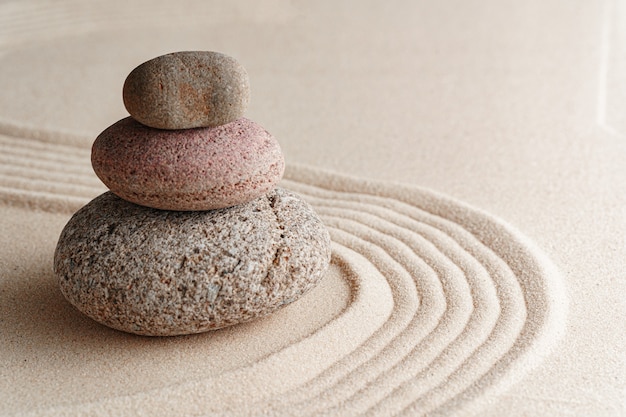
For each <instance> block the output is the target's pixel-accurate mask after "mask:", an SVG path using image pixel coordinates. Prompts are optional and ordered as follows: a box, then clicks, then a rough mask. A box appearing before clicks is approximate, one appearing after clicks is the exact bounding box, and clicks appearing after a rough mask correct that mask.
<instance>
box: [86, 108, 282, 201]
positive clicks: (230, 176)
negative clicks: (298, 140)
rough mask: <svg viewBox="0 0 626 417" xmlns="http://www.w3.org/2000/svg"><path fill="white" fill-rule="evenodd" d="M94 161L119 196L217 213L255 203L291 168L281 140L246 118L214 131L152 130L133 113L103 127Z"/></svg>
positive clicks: (97, 168)
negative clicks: (135, 117)
mask: <svg viewBox="0 0 626 417" xmlns="http://www.w3.org/2000/svg"><path fill="white" fill-rule="evenodd" d="M91 164H92V165H93V169H94V171H95V172H96V174H97V175H98V177H99V178H100V179H101V180H102V182H104V184H105V185H106V186H107V187H109V189H110V190H111V191H113V193H115V194H117V195H118V196H120V197H122V198H124V199H125V200H128V201H131V202H133V203H137V204H140V205H143V206H147V207H153V208H159V209H163V210H182V211H184V210H212V209H217V208H223V207H229V206H234V205H236V204H241V203H245V202H247V201H250V200H253V199H254V198H257V197H259V196H261V195H263V194H265V193H267V192H268V191H270V190H271V189H272V188H274V187H275V185H276V184H277V183H278V182H279V181H280V179H281V178H282V176H283V172H284V170H285V161H284V158H283V154H282V151H281V149H280V145H279V144H278V142H277V141H276V139H274V137H273V136H272V135H270V134H269V133H268V132H267V131H266V130H265V129H264V128H263V127H261V126H260V125H258V124H257V123H254V122H253V121H251V120H248V119H246V118H241V119H238V120H236V121H234V122H231V123H228V124H226V125H222V126H218V127H213V128H198V129H185V130H161V129H154V128H150V127H147V126H144V125H142V124H141V123H138V122H137V121H135V120H134V119H133V118H131V117H127V118H125V119H122V120H120V121H119V122H117V123H115V124H113V125H112V126H110V127H109V128H107V129H106V130H105V131H104V132H102V133H101V134H100V135H99V136H98V138H97V139H96V141H95V142H94V144H93V147H92V153H91Z"/></svg>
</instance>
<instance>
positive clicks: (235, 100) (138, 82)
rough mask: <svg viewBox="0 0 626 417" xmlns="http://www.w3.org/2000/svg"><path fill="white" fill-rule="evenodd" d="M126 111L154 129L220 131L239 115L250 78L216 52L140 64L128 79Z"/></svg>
mask: <svg viewBox="0 0 626 417" xmlns="http://www.w3.org/2000/svg"><path fill="white" fill-rule="evenodd" d="M122 95H123V98H124V105H125V106H126V110H128V112H129V113H130V114H131V115H132V116H133V117H134V118H135V119H136V120H138V121H140V122H141V123H143V124H145V125H147V126H151V127H155V128H158V129H189V128H193V127H211V126H219V125H222V124H225V123H228V122H232V121H233V120H236V119H239V118H240V117H242V116H243V114H244V112H245V110H246V108H247V107H248V103H249V101H250V83H249V80H248V73H247V72H246V70H245V69H244V68H243V67H242V66H241V64H239V62H237V61H236V60H235V59H234V58H231V57H229V56H227V55H224V54H220V53H218V52H207V51H189V52H175V53H172V54H167V55H162V56H159V57H156V58H154V59H151V60H150V61H147V62H144V63H143V64H141V65H139V66H138V67H137V68H135V69H134V70H133V71H132V72H131V73H130V74H129V75H128V77H127V78H126V81H125V82H124V88H123V93H122Z"/></svg>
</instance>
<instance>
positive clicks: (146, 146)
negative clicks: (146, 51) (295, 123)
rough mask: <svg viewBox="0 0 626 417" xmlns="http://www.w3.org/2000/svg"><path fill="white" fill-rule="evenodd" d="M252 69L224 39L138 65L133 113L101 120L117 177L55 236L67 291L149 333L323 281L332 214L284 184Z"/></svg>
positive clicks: (188, 326)
mask: <svg viewBox="0 0 626 417" xmlns="http://www.w3.org/2000/svg"><path fill="white" fill-rule="evenodd" d="M249 97H250V93H249V82H248V76H247V73H246V71H245V69H244V68H243V67H242V66H241V65H240V64H239V63H238V62H237V61H235V60H234V59H233V58H231V57H228V56H226V55H223V54H219V53H216V52H178V53H173V54H168V55H163V56H160V57H157V58H155V59H153V60H150V61H148V62H145V63H144V64H142V65H140V66H139V67H137V68H135V69H134V70H133V71H132V72H131V73H130V74H129V76H128V78H127V79H126V82H125V83H124V89H123V98H124V104H125V106H126V109H127V110H128V112H129V113H130V115H131V116H130V117H127V118H125V119H122V120H120V121H118V122H117V123H115V124H113V125H112V126H110V127H109V128H107V129H106V130H105V131H104V132H102V133H101V134H100V135H99V136H98V138H97V139H96V141H95V142H94V144H93V148H92V158H91V160H92V165H93V168H94V171H95V172H96V174H97V175H98V177H99V178H100V179H101V180H102V182H104V183H105V185H106V186H107V187H109V189H110V192H106V193H104V194H102V195H101V196H99V197H97V198H95V199H94V200H92V201H91V202H90V203H88V204H87V205H86V206H85V207H83V208H81V209H80V210H79V211H78V212H77V213H76V214H74V216H73V217H72V218H71V219H70V221H69V222H68V224H67V225H66V226H65V228H64V230H63V232H62V233H61V237H60V239H59V242H58V244H57V248H56V252H55V257H54V269H55V273H56V275H57V277H58V279H59V283H60V287H61V291H62V293H63V295H64V296H65V297H66V298H67V300H68V301H69V302H70V303H72V304H73V305H74V306H75V307H76V308H78V309H79V310H80V311H81V312H83V313H84V314H86V315H87V316H89V317H91V318H92V319H94V320H96V321H98V322H100V323H103V324H105V325H107V326H110V327H113V328H116V329H119V330H123V331H127V332H132V333H136V334H142V335H159V336H163V335H179V334H190V333H199V332H204V331H207V330H212V329H218V328H222V327H225V326H229V325H233V324H237V323H242V322H245V321H248V320H251V319H254V318H256V317H260V316H264V315H266V314H269V313H271V312H273V311H275V310H276V309H278V308H280V307H282V306H284V305H286V304H288V303H290V302H292V301H294V300H296V299H297V298H299V297H300V296H301V295H302V294H304V293H305V292H306V291H308V290H309V289H311V288H312V287H313V286H315V284H316V283H317V282H318V281H319V280H320V278H321V277H322V275H323V273H324V271H325V270H326V268H327V267H328V264H329V262H330V239H329V235H328V232H327V231H326V229H325V227H324V225H323V224H322V222H321V221H320V219H319V218H318V217H317V215H316V214H315V212H314V211H313V210H312V209H311V207H310V206H309V205H308V204H307V203H306V202H304V201H303V200H302V199H301V198H300V197H298V196H297V195H295V194H294V193H291V192H289V191H287V190H284V189H281V188H277V187H276V184H277V183H278V182H279V181H280V179H281V178H282V175H283V171H284V159H283V155H282V152H281V149H280V146H279V144H278V142H277V141H276V139H274V138H273V137H272V135H271V134H269V133H268V132H267V131H266V130H265V129H263V127H261V126H260V125H258V124H256V123H255V122H253V121H251V120H248V119H246V118H244V117H243V114H244V112H245V110H246V108H247V105H248V102H249Z"/></svg>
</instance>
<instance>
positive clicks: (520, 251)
mask: <svg viewBox="0 0 626 417" xmlns="http://www.w3.org/2000/svg"><path fill="white" fill-rule="evenodd" d="M336 3H337V2H330V1H329V2H315V3H310V4H309V3H292V2H287V1H280V0H274V1H264V2H249V3H237V4H234V3H233V4H229V5H220V4H217V2H200V1H192V0H188V1H183V2H173V3H172V4H169V5H167V4H159V5H154V4H153V2H150V3H148V2H146V3H142V2H130V3H129V2H119V3H118V2H107V3H106V4H105V3H103V4H99V5H97V4H96V5H86V4H83V3H82V2H78V1H76V2H73V1H64V2H44V1H23V2H19V3H18V2H11V3H4V4H2V5H0V59H2V63H3V65H1V66H0V88H1V91H2V92H3V94H0V151H1V152H0V201H1V204H2V206H1V207H0V214H1V216H0V223H1V224H2V229H1V230H2V232H3V233H2V234H1V237H0V239H2V242H1V244H0V270H1V271H2V274H1V275H0V277H1V279H0V334H1V335H2V337H1V338H0V355H1V356H0V357H1V360H0V404H1V405H2V407H0V409H1V410H2V411H0V414H1V415H12V414H27V413H32V414H34V415H43V414H45V415H55V414H58V415H80V414H85V413H90V414H93V415H122V414H124V415H133V414H157V415H158V414H163V415H207V414H216V415H229V414H230V415H255V414H259V413H267V414H274V415H293V414H297V415H311V414H315V413H320V414H327V415H351V414H360V413H367V414H371V415H391V414H396V413H400V414H408V415H420V414H427V415H471V414H475V413H480V415H488V416H498V415H514V416H523V415H546V416H547V415H550V416H552V415H598V416H616V415H623V414H626V402H625V401H624V398H626V380H625V379H624V375H626V355H624V348H623V346H624V345H625V342H626V340H625V339H626V336H625V335H626V324H625V320H623V318H624V317H626V303H625V302H624V299H623V294H624V291H626V275H625V273H624V268H623V266H624V259H626V245H625V240H624V236H626V209H624V207H626V170H625V169H624V163H623V161H624V160H626V145H625V143H626V142H624V136H623V135H624V134H623V128H624V126H625V125H624V120H625V119H624V117H623V116H622V115H623V114H624V111H623V107H624V104H623V103H624V96H623V95H622V94H621V91H620V89H621V86H622V85H623V82H622V81H623V80H622V78H623V75H620V74H622V73H623V72H624V71H621V69H623V68H624V62H623V58H620V55H619V53H618V51H620V50H622V49H623V46H624V37H623V35H624V34H623V33H622V32H621V31H620V28H621V27H622V26H623V24H624V17H625V15H624V13H625V12H626V10H624V9H622V8H620V7H623V6H621V5H620V4H619V3H618V2H617V1H611V0H608V1H606V2H582V1H581V2H577V3H572V2H563V1H556V0H548V1H538V0H537V1H534V0H533V1H529V2H509V1H506V2H501V1H495V0H482V1H472V2H469V3H462V4H461V3H459V2H452V1H443V2H426V1H423V2H421V1H419V2H410V1H406V2H399V3H397V4H396V5H395V7H392V6H389V5H387V6H385V5H383V3H382V2H381V3H375V2H371V3H368V4H364V3H362V2H341V3H340V4H339V5H337V4H336ZM147 5H150V7H147ZM137 13H142V18H141V19H140V20H139V21H138V20H137V19H136V17H135V15H136V14H137ZM190 49H212V50H218V51H224V52H227V53H229V54H231V55H233V56H235V57H237V58H238V59H239V60H240V61H241V62H242V63H243V64H244V66H245V67H246V68H247V70H248V72H249V74H250V79H251V87H252V102H251V106H250V110H249V112H248V116H249V117H250V118H252V119H253V120H255V121H257V122H259V123H261V124H262V125H263V126H265V127H267V129H268V130H270V132H272V134H274V135H275V136H276V137H277V138H278V140H279V141H280V143H281V146H282V147H283V150H284V151H285V155H286V160H287V164H288V173H287V178H286V179H285V181H283V185H284V186H285V187H287V188H290V189H293V190H295V191H297V192H299V193H301V194H302V195H303V196H304V197H305V198H307V200H309V201H310V202H311V203H312V204H313V205H314V207H315V208H316V210H317V211H318V212H319V213H320V215H321V216H322V217H323V218H324V220H325V222H326V223H327V224H328V226H329V228H330V229H331V232H332V237H333V240H334V244H333V245H334V246H333V249H334V258H333V268H332V269H331V271H330V272H329V273H328V275H327V276H326V278H325V279H324V280H323V282H322V284H321V286H320V287H318V288H317V289H316V290H315V291H314V292H312V293H310V294H309V295H308V296H306V297H304V298H303V299H302V300H300V301H298V302H296V303H294V304H293V305H291V306H289V307H287V308H285V309H284V310H282V311H280V312H279V313H277V314H276V315H274V316H272V317H268V318H266V319H263V320H259V321H257V322H253V323H249V324H246V325H244V326H237V327H233V328H230V329H225V330H223V331H218V332H213V333H208V334H203V335H198V336H192V337H177V338H166V339H161V338H156V339H155V338H141V337H137V336H132V335H127V334H124V333H120V332H116V331H113V330H110V329H107V328H105V327H102V326H100V325H98V324H96V323H94V322H92V321H91V320H89V319H87V318H85V317H83V316H81V315H80V314H79V313H77V312H76V311H75V310H73V309H72V308H71V307H70V306H69V304H67V303H66V302H65V301H64V300H63V298H62V296H61V295H60V292H59V291H58V289H57V287H56V284H55V282H54V277H53V275H52V273H51V262H52V252H53V250H54V245H55V244H56V238H57V236H58V234H59V233H60V230H61V228H62V227H63V224H64V223H65V222H66V221H67V219H68V218H69V215H70V213H71V212H72V211H73V210H75V209H76V208H78V207H80V205H82V204H84V203H85V202H86V201H88V200H89V199H90V198H92V197H93V196H95V195H97V194H98V193H100V192H101V191H102V190H103V189H104V188H103V186H102V185H101V183H99V181H98V180H97V178H96V177H95V175H94V174H93V172H92V170H91V168H90V166H89V146H90V143H91V141H92V140H93V139H94V138H95V137H96V135H97V134H98V133H99V132H100V131H101V130H103V129H104V128H105V127H106V126H108V125H109V124H111V123H112V122H114V121H116V120H118V119H120V118H122V117H124V116H125V112H124V108H123V105H122V101H121V86H122V82H123V80H124V78H125V76H126V75H127V73H128V72H129V71H130V69H132V68H134V66H136V65H137V63H140V62H143V61H145V60H146V59H149V58H151V57H153V56H156V55H159V54H162V53H166V52H170V51H174V50H190ZM299 164H306V165H308V166H309V167H305V166H302V165H299ZM328 169H330V170H332V172H327V171H325V170H328ZM344 174H350V175H351V176H352V177H346V176H345V175H344ZM381 180H384V181H381ZM399 183H402V184H403V185H399ZM422 187H427V188H429V189H434V190H437V192H442V193H445V194H446V195H450V196H453V198H451V197H446V196H444V195H443V194H439V193H433V192H431V191H427V190H426V189H425V188H422ZM473 207H480V209H476V208H473ZM501 219H504V220H501ZM509 224H513V225H514V227H513V226H510V225H509ZM538 248H541V249H538Z"/></svg>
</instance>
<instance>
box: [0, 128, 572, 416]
mask: <svg viewBox="0 0 626 417" xmlns="http://www.w3.org/2000/svg"><path fill="white" fill-rule="evenodd" d="M0 146H1V147H2V148H3V150H6V152H3V154H2V156H1V157H2V160H1V162H0V201H3V202H5V203H11V204H20V205H24V206H29V207H35V208H39V209H45V210H51V211H63V212H69V211H73V210H76V209H77V208H78V207H79V206H80V205H82V204H84V203H85V202H86V201H87V200H88V199H90V198H93V197H94V196H95V195H97V194H98V193H100V192H102V191H103V190H104V187H103V186H102V185H101V184H100V183H99V182H98V181H97V179H95V175H94V174H93V173H92V172H91V169H90V167H89V149H87V148H79V147H72V146H68V145H55V144H54V143H51V142H47V143H41V142H36V141H32V140H25V139H19V138H12V137H7V136H0ZM286 178H287V179H286V180H285V181H284V183H283V186H285V187H286V188H290V189H292V190H294V191H296V192H299V193H300V194H301V195H303V196H304V197H305V199H307V200H308V201H309V202H310V203H311V204H312V205H313V206H314V208H315V209H316V211H318V213H319V214H320V215H321V216H322V218H323V219H324V221H325V222H326V224H327V225H328V226H329V229H330V231H331V236H332V239H333V241H334V246H333V248H334V253H335V259H336V260H337V259H339V260H341V261H342V262H345V263H346V265H349V266H350V268H349V269H350V270H352V271H354V277H353V282H352V285H353V287H354V288H355V292H354V294H355V295H354V297H353V299H352V300H351V302H350V305H349V306H348V308H347V309H346V310H345V311H344V312H342V314H341V315H340V316H338V317H336V318H335V319H334V320H332V321H331V322H329V323H327V324H326V325H325V326H323V327H321V328H319V329H318V330H316V331H315V332H314V333H313V334H311V335H310V336H309V337H307V338H305V339H304V340H300V341H298V342H297V343H294V344H292V345H291V346H289V347H287V348H285V349H282V350H280V351H279V352H276V353H274V354H272V355H270V356H269V357H266V358H264V359H262V360H260V361H258V362H256V363H254V364H253V365H251V366H246V367H242V368H239V369H236V370H233V371H229V372H226V373H223V374H220V375H215V376H213V377H210V378H206V379H204V380H201V381H193V382H189V383H183V384H178V385H173V386H168V387H163V388H161V389H157V390H154V391H146V392H141V393H138V394H132V395H128V396H123V397H110V398H105V399H101V400H98V401H95V402H90V403H87V404H73V405H66V406H58V407H53V408H52V409H47V410H41V411H44V412H46V413H53V414H54V413H57V412H58V413H60V414H62V413H72V412H79V411H80V412H90V413H94V414H97V415H107V414H115V413H119V412H122V413H123V411H124V410H128V409H129V408H132V407H141V409H142V410H145V411H146V412H150V411H158V410H159V409H162V407H165V406H166V405H167V404H168V403H169V402H170V401H173V400H172V399H173V398H176V404H178V405H179V406H180V407H181V408H180V409H178V410H177V411H179V412H180V413H211V412H214V413H216V414H220V415H228V414H230V415H255V414H258V413H260V412H265V413H268V414H275V415H294V414H297V415H316V414H326V415H328V414H330V415H355V414H362V413H365V414H371V415H390V414H409V415H449V414H458V415H466V414H471V413H474V412H476V410H478V409H479V408H480V407H481V404H483V403H484V402H486V401H487V400H488V398H489V396H488V395H486V394H493V393H497V392H498V391H499V390H502V389H504V388H505V387H506V386H508V385H510V384H511V383H513V382H514V381H516V380H517V379H519V378H520V377H521V376H522V375H523V374H524V373H525V372H526V371H527V369H529V368H530V367H531V366H532V365H534V364H536V363H538V362H539V360H540V359H541V357H542V356H543V355H544V354H545V353H547V351H548V350H549V348H550V345H551V344H552V343H553V342H554V341H555V340H556V339H557V338H558V336H559V334H560V331H561V329H562V327H563V324H564V317H565V316H564V315H565V301H564V300H565V297H564V295H563V292H562V289H561V287H560V285H561V284H560V279H559V276H558V273H556V272H555V270H554V268H553V267H552V264H551V263H550V261H549V260H547V259H545V257H544V256H543V255H542V254H541V253H540V251H538V250H537V249H536V248H534V246H533V245H532V243H530V242H528V241H527V240H526V238H525V237H524V236H523V235H521V234H520V233H519V232H517V231H515V230H513V229H512V228H511V227H510V226H508V225H506V224H503V223H502V222H501V221H499V220H498V219H495V218H494V217H493V216H490V215H489V214H486V213H483V212H480V211H478V210H475V209H473V208H471V207H467V206H466V205H464V204H462V203H460V202H458V201H455V200H452V199H449V198H447V197H443V196H440V195H437V194H434V193H432V192H430V191H426V190H422V189H418V188H412V187H404V186H400V185H395V184H389V183H377V182H367V181H364V180H357V179H352V178H347V177H343V176H339V175H335V174H331V173H325V172H321V171H319V170H315V169H311V168H304V167H290V168H289V169H288V171H287V174H286ZM303 358H307V361H306V363H303V360H302V359H303ZM294 370H297V371H294ZM273 375H283V376H285V378H272V376H273ZM268 376H269V377H268ZM198 396H207V397H209V396H210V397H211V398H216V399H218V400H216V401H213V402H212V403H211V404H204V405H203V408H202V409H196V408H194V407H195V406H196V405H197V401H191V399H193V398H197V397H198ZM185 398H188V399H190V401H185V400H184V399H185ZM205 406H206V407H205ZM185 407H188V409H186V408H185ZM35 414H37V413H35Z"/></svg>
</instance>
